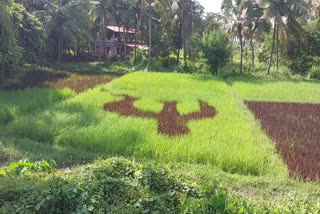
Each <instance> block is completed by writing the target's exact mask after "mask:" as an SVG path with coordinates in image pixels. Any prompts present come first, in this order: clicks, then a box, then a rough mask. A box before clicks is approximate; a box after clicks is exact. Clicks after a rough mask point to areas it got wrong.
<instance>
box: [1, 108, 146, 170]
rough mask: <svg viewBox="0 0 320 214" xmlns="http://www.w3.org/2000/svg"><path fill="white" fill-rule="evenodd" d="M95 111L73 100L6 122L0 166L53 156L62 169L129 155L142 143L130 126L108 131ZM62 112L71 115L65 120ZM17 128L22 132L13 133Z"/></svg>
mask: <svg viewBox="0 0 320 214" xmlns="http://www.w3.org/2000/svg"><path fill="white" fill-rule="evenodd" d="M101 108H102V107H101ZM96 113H97V112H96V110H92V109H91V110H90V108H87V107H84V106H83V105H81V104H80V103H75V104H67V105H61V106H60V105H59V106H54V107H52V108H51V109H49V110H46V111H45V113H41V112H40V113H39V115H37V116H36V117H35V118H34V119H32V117H31V115H29V116H27V117H25V118H19V119H18V120H20V121H18V122H19V123H20V125H14V123H15V121H13V122H12V123H11V124H8V127H9V130H10V131H9V132H8V133H6V131H4V132H3V133H1V132H0V153H1V154H2V155H1V156H2V157H3V158H1V157H0V165H4V164H7V163H8V162H12V161H18V160H21V159H25V158H27V159H28V160H30V161H39V160H42V159H45V160H50V159H54V160H55V161H56V162H57V164H58V166H59V167H60V168H64V167H70V166H74V165H79V164H84V163H90V162H92V161H94V160H96V159H97V158H108V157H111V156H124V157H129V156H131V155H132V154H133V153H134V151H135V149H136V148H138V147H139V144H140V143H143V142H145V138H144V136H143V135H142V133H141V132H139V130H135V129H132V128H130V127H126V128H125V129H122V130H121V131H117V130H111V131H110V130H108V129H107V128H108V125H109V124H105V123H106V121H105V120H104V118H100V117H101V112H100V113H99V112H98V113H99V114H96ZM61 115H63V116H61ZM64 115H71V117H69V118H67V119H66V118H65V117H64ZM102 115H103V114H102ZM107 122H108V121H107ZM21 124H22V125H21ZM11 125H13V126H12V127H10V126H11ZM97 127H98V128H97ZM96 128H97V129H96ZM103 128H106V129H103ZM19 129H20V130H22V134H20V133H18V134H17V133H15V130H19ZM4 130H5V129H4ZM20 130H19V131H20ZM48 130H49V132H48ZM97 130H98V131H97ZM0 131H1V130H0ZM19 131H18V132H19ZM118 142H119V143H118ZM1 144H2V145H3V146H4V148H3V147H1Z"/></svg>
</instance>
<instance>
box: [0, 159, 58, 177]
mask: <svg viewBox="0 0 320 214" xmlns="http://www.w3.org/2000/svg"><path fill="white" fill-rule="evenodd" d="M56 167H57V164H56V162H55V161H54V160H51V161H50V163H48V162H47V161H44V160H43V161H38V162H35V163H31V162H29V161H26V160H24V161H19V162H16V163H11V164H10V166H9V167H7V168H4V169H2V170H0V178H1V177H13V176H19V175H23V174H27V173H30V172H48V173H51V172H53V171H54V170H55V169H56Z"/></svg>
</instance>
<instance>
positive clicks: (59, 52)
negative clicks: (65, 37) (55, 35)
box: [57, 33, 63, 64]
mask: <svg viewBox="0 0 320 214" xmlns="http://www.w3.org/2000/svg"><path fill="white" fill-rule="evenodd" d="M62 45H63V42H62V35H61V33H60V34H59V42H58V59H57V63H58V64H60V62H61V60H62V48H63V47H62Z"/></svg>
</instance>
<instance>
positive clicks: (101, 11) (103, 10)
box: [89, 0, 115, 61]
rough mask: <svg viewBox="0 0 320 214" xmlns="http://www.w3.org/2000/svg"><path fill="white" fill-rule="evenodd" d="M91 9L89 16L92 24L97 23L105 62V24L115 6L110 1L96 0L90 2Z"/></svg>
mask: <svg viewBox="0 0 320 214" xmlns="http://www.w3.org/2000/svg"><path fill="white" fill-rule="evenodd" d="M91 3H92V4H93V7H92V8H91V10H90V13H89V14H90V15H91V17H92V20H93V22H96V23H98V25H99V26H100V32H101V34H102V37H103V41H102V42H103V54H104V58H105V61H107V52H106V40H107V22H108V19H109V17H110V14H111V13H114V11H115V4H114V3H113V1H112V0H97V1H91Z"/></svg>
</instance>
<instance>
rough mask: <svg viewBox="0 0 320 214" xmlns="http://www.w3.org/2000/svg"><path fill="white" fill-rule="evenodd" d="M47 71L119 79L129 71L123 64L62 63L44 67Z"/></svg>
mask: <svg viewBox="0 0 320 214" xmlns="http://www.w3.org/2000/svg"><path fill="white" fill-rule="evenodd" d="M46 67H48V68H49V69H52V70H59V71H67V72H71V73H76V74H85V75H97V74H105V75H114V76H117V77H121V76H123V75H125V74H126V73H128V72H129V71H130V70H129V69H128V68H127V67H125V65H124V64H117V63H101V62H100V63H82V62H80V63H63V64H49V65H46Z"/></svg>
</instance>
